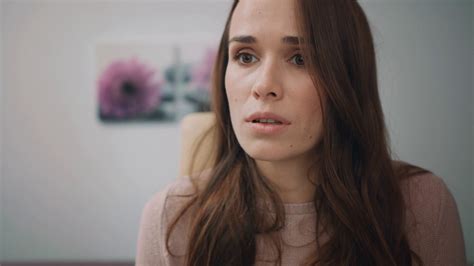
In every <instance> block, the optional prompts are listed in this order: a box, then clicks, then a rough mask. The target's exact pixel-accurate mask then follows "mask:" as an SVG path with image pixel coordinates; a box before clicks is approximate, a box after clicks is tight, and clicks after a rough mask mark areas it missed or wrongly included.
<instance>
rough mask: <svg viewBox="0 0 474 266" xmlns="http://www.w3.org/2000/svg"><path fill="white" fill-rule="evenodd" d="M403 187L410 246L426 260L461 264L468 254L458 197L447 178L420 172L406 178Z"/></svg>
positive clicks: (406, 229)
mask: <svg viewBox="0 0 474 266" xmlns="http://www.w3.org/2000/svg"><path fill="white" fill-rule="evenodd" d="M401 190H402V194H403V198H404V202H405V207H406V224H405V231H406V232H407V237H408V241H409V242H410V246H411V247H412V248H413V249H414V250H415V252H417V254H418V255H420V256H421V258H422V259H423V260H424V261H425V264H426V262H429V263H428V265H442V263H448V264H449V265H458V264H456V263H457V262H461V261H462V259H463V256H465V255H464V240H463V235H462V230H461V224H460V218H459V213H458V210H457V205H456V201H455V199H454V197H453V195H452V193H451V192H450V190H449V188H448V186H447V185H446V183H445V182H444V180H443V179H442V178H441V177H440V176H437V175H435V174H433V173H431V172H428V173H423V174H418V175H415V176H412V177H409V178H406V179H404V180H402V181H401ZM447 231H450V233H447ZM440 262H442V263H441V264H440ZM448 264H446V265H448ZM459 265H460V264H459Z"/></svg>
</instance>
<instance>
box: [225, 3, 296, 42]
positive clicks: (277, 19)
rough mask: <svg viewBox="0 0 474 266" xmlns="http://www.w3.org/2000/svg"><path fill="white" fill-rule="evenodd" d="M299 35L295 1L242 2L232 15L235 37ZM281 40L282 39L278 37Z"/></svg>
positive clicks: (231, 31)
mask: <svg viewBox="0 0 474 266" xmlns="http://www.w3.org/2000/svg"><path fill="white" fill-rule="evenodd" d="M269 34H277V35H282V36H281V37H283V35H289V36H296V35H297V27H296V20H295V1H294V0H241V1H239V3H238V4H237V7H236V9H235V10H234V13H233V15H232V20H231V24H230V28H229V37H230V38H232V36H234V35H269ZM278 38H280V37H278Z"/></svg>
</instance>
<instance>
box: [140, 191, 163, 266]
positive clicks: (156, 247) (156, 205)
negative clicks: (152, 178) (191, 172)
mask: <svg viewBox="0 0 474 266" xmlns="http://www.w3.org/2000/svg"><path fill="white" fill-rule="evenodd" d="M168 188H169V187H166V188H165V189H164V190H162V191H160V192H158V193H156V194H155V195H154V196H153V197H152V198H151V199H150V200H149V201H148V202H147V203H146V205H145V207H144V208H143V210H142V215H141V219H140V228H139V233H138V241H137V251H136V258H135V265H136V266H152V265H160V266H161V265H165V260H164V252H163V244H162V239H163V226H162V224H163V209H164V206H165V200H166V195H167V191H168Z"/></svg>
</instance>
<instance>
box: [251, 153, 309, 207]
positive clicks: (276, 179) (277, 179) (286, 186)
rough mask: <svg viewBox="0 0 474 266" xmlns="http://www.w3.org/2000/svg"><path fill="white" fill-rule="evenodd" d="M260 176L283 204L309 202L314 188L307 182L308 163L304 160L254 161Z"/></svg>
mask: <svg viewBox="0 0 474 266" xmlns="http://www.w3.org/2000/svg"><path fill="white" fill-rule="evenodd" d="M255 163H256V165H257V168H258V170H259V172H260V174H261V175H263V176H264V177H265V178H267V179H268V180H269V181H270V182H271V183H272V184H273V185H274V186H275V188H276V191H277V193H278V194H279V195H280V197H281V199H282V200H283V202H284V203H305V202H311V201H313V198H314V193H315V191H316V187H315V185H314V184H313V183H311V182H310V181H309V177H308V169H309V167H310V162H309V161H305V160H285V161H262V160H255Z"/></svg>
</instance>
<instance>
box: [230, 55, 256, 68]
mask: <svg viewBox="0 0 474 266" xmlns="http://www.w3.org/2000/svg"><path fill="white" fill-rule="evenodd" d="M252 59H256V58H255V56H253V55H251V54H249V53H238V54H237V55H236V56H234V60H239V63H241V64H244V65H246V64H250V63H253V62H254V61H252Z"/></svg>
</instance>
